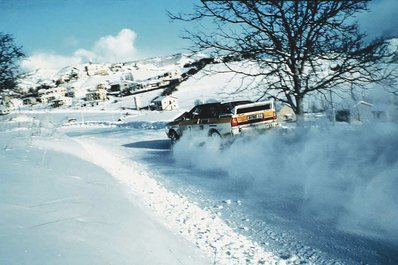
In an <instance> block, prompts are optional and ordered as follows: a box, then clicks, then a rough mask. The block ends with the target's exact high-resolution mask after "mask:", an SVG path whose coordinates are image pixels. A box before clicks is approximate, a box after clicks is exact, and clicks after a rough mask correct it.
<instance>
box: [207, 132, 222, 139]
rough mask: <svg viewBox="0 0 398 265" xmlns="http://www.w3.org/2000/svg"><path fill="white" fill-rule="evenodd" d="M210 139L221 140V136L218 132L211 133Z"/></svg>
mask: <svg viewBox="0 0 398 265" xmlns="http://www.w3.org/2000/svg"><path fill="white" fill-rule="evenodd" d="M209 137H211V138H212V139H221V135H220V133H219V132H217V131H210V132H209Z"/></svg>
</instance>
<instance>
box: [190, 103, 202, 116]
mask: <svg viewBox="0 0 398 265" xmlns="http://www.w3.org/2000/svg"><path fill="white" fill-rule="evenodd" d="M201 112H202V108H201V107H199V106H197V107H195V108H193V109H192V110H191V111H190V112H189V113H190V114H191V117H192V118H198V116H199V115H200V114H201Z"/></svg>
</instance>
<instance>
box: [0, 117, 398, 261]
mask: <svg viewBox="0 0 398 265" xmlns="http://www.w3.org/2000/svg"><path fill="white" fill-rule="evenodd" d="M177 114H178V112H177V111H176V112H147V111H141V112H139V111H137V112H131V113H130V114H129V115H128V116H127V117H124V116H123V115H124V114H123V113H122V112H119V113H118V112H117V111H100V110H98V111H92V112H88V111H86V112H82V111H73V110H69V111H66V112H62V111H61V110H59V111H53V112H46V111H42V112H38V111H36V112H28V111H25V112H24V113H22V114H13V115H14V116H7V118H3V121H2V122H1V135H2V137H1V141H0V143H1V152H0V155H1V168H2V178H1V182H0V189H1V193H0V194H1V195H0V213H1V216H3V218H2V220H1V226H0V227H1V228H0V235H1V238H2V240H1V246H2V247H1V251H0V263H1V264H54V263H56V264H71V263H73V264H93V263H95V264H108V263H110V264H299V263H307V264H356V263H358V262H359V261H364V262H365V263H370V264H394V262H395V261H396V255H395V254H396V251H395V250H396V245H397V243H398V242H397V241H396V238H397V236H398V230H397V226H396V220H397V218H398V198H397V195H396V192H395V190H396V188H397V187H398V183H397V182H396V178H395V176H396V175H398V167H397V164H398V161H397V156H396V153H395V152H396V150H397V148H398V142H397V140H396V139H398V137H397V136H398V130H397V127H396V125H394V124H378V125H377V126H374V125H361V126H352V125H350V126H337V127H328V126H326V127H325V126H320V125H319V124H318V126H315V127H314V126H311V127H309V128H307V129H300V130H304V131H300V130H297V129H292V130H288V129H286V130H283V131H274V132H272V133H270V134H266V135H260V136H257V137H245V138H238V139H236V140H235V141H234V142H233V143H232V144H231V143H229V142H226V143H220V142H217V140H214V141H215V142H209V141H208V140H207V139H203V138H201V136H194V137H192V138H191V137H186V138H183V139H182V140H181V141H180V142H179V143H177V144H176V145H175V146H174V147H172V146H171V145H170V144H169V142H168V140H167V139H166V136H165V133H164V122H165V121H166V120H170V119H171V118H172V117H174V116H176V115H177ZM119 117H123V119H122V121H119ZM71 118H75V119H76V120H73V121H70V119H71ZM363 142H366V143H367V144H366V145H364V144H363ZM369 247H372V249H373V252H370V253H369V252H368V248H369ZM394 249H395V250H394ZM10 253H11V254H10Z"/></svg>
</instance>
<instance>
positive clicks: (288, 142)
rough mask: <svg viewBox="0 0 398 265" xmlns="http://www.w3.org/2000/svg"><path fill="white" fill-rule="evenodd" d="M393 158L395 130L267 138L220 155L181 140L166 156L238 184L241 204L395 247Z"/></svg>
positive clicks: (214, 148)
mask: <svg viewBox="0 0 398 265" xmlns="http://www.w3.org/2000/svg"><path fill="white" fill-rule="evenodd" d="M204 141H206V142H204ZM211 141H214V140H211ZM396 150H398V127H397V126H396V125H395V124H372V125H371V124H368V125H363V126H357V127H355V126H349V127H348V126H347V127H346V126H336V127H327V126H326V127H311V128H298V129H295V130H292V131H289V132H286V131H282V130H274V131H272V132H269V133H267V134H265V135H261V136H258V137H244V138H239V139H236V140H235V141H234V143H233V144H232V145H225V144H221V148H220V145H217V144H215V143H214V142H209V140H208V139H206V140H203V139H199V138H191V139H190V138H188V137H186V138H185V139H184V138H183V139H181V141H180V142H179V143H177V144H176V146H175V147H174V150H173V153H174V157H175V159H176V162H177V164H179V165H183V166H187V167H188V166H189V167H195V168H197V169H200V170H211V171H219V172H223V174H219V175H217V174H213V176H215V177H217V176H220V177H225V175H226V176H227V177H226V178H227V179H226V180H225V181H229V182H230V183H231V185H236V183H240V184H242V183H244V185H241V187H242V189H245V194H246V196H260V197H263V198H267V199H272V200H280V201H281V202H286V201H288V202H291V203H293V204H296V205H294V208H295V209H298V210H297V212H296V213H295V214H297V215H302V216H304V215H305V216H309V218H313V219H314V220H315V222H324V223H330V224H332V225H334V226H335V227H336V228H337V229H340V230H343V231H346V232H350V233H356V234H360V235H365V236H370V237H379V238H381V239H384V240H389V241H393V242H394V243H396V242H397V238H398V227H397V226H396V220H397V219H398V194H397V193H396V190H397V189H398V179H397V176H398V156H397V153H396V152H397V151H396ZM234 183H235V184H234Z"/></svg>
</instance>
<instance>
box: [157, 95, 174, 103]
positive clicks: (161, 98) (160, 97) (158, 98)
mask: <svg viewBox="0 0 398 265" xmlns="http://www.w3.org/2000/svg"><path fill="white" fill-rule="evenodd" d="M165 98H174V99H177V98H176V97H173V96H170V95H167V96H157V97H156V98H154V99H153V100H152V102H155V101H162V100H163V99H165Z"/></svg>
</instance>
